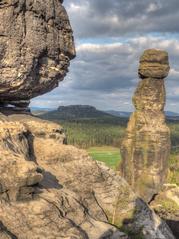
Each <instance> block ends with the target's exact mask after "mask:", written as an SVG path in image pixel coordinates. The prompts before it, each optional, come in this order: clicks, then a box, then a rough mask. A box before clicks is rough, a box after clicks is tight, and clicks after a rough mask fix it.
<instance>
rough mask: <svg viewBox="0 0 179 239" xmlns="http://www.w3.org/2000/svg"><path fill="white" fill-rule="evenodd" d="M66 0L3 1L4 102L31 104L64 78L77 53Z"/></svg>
mask: <svg viewBox="0 0 179 239" xmlns="http://www.w3.org/2000/svg"><path fill="white" fill-rule="evenodd" d="M62 2H63V1H59V0H38V1H32V0H8V1H6V0H5V1H0V22H1V24H0V102H1V103H3V104H12V105H15V106H18V107H27V105H28V104H29V102H30V101H29V100H30V99H31V98H32V97H35V96H38V95H41V94H44V93H46V92H48V91H50V90H52V89H53V88H55V87H57V86H58V83H59V81H61V80H63V78H64V76H65V74H66V72H67V71H68V66H69V62H70V59H72V58H73V57H74V56H75V49H74V42H73V36H72V29H71V26H70V23H69V19H68V16H67V14H66V11H65V9H64V7H63V6H62Z"/></svg>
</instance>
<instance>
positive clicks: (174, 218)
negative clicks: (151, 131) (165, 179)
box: [150, 184, 179, 238]
mask: <svg viewBox="0 0 179 239" xmlns="http://www.w3.org/2000/svg"><path fill="white" fill-rule="evenodd" d="M150 205H151V207H152V208H153V209H154V210H155V212H156V213H157V214H158V215H159V216H160V217H161V218H162V219H163V220H165V221H166V222H167V224H168V225H169V227H170V228H171V230H172V231H173V233H174V235H175V236H176V238H179V187H178V186H177V185H172V184H166V185H164V188H163V190H162V191H161V192H160V193H159V194H158V195H157V196H156V197H155V198H154V200H153V201H152V202H151V204H150Z"/></svg>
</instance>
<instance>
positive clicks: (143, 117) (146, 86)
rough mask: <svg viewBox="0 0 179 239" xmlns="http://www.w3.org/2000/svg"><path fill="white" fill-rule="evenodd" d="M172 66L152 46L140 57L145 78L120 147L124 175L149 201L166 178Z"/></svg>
mask: <svg viewBox="0 0 179 239" xmlns="http://www.w3.org/2000/svg"><path fill="white" fill-rule="evenodd" d="M169 69H170V67H169V63H168V54H167V53H166V52H165V51H161V50H156V49H149V50H146V51H145V52H144V54H143V55H142V56H141V58H140V65H139V77H140V78H141V79H142V80H141V81H140V82H139V85H138V87H137V89H136V91H135V94H134V96H133V104H134V106H135V109H136V111H135V112H134V113H133V114H132V115H131V117H130V120H129V123H128V127H127V131H126V136H125V138H124V140H123V142H122V146H121V154H122V164H121V171H122V175H123V176H124V178H125V179H126V180H127V181H128V183H129V184H130V185H131V186H132V188H133V189H134V190H135V191H136V192H138V194H139V195H140V196H141V197H142V198H144V199H145V200H146V201H150V200H151V198H152V197H153V196H154V195H155V194H156V193H157V192H158V191H159V190H160V189H161V187H162V185H163V184H164V182H165V180H166V177H167V170H168V165H167V164H168V159H169V153H170V130H169V128H168V127H167V125H166V123H165V115H164V106H165V98H166V93H165V85H164V78H165V77H167V75H168V73H169Z"/></svg>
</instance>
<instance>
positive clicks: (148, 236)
mask: <svg viewBox="0 0 179 239" xmlns="http://www.w3.org/2000/svg"><path fill="white" fill-rule="evenodd" d="M64 143H65V135H64V133H63V130H62V128H61V127H60V126H59V125H58V124H55V123H50V122H48V121H44V120H40V119H38V118H36V117H33V116H31V115H27V114H26V115H23V114H6V115H5V114H1V115H0V151H1V160H0V228H1V230H0V238H3V239H9V238H12V239H14V238H18V239H26V238H27V239H36V238H40V239H43V238H46V239H47V238H48V239H56V238H59V239H62V238H64V239H75V238H76V239H80V238H81V239H86V238H89V239H105V238H106V239H107V238H111V239H120V238H121V239H122V238H123V239H125V238H126V239H127V238H135V236H138V237H139V236H140V238H145V239H156V238H157V239H174V236H173V235H172V233H171V231H170V229H169V228H168V226H167V225H166V223H165V222H164V221H162V220H161V219H160V218H159V217H158V216H157V215H156V214H155V213H154V211H153V210H152V209H150V208H149V207H148V205H147V204H146V203H145V202H144V201H142V199H140V198H138V197H137V196H136V195H135V194H134V192H133V191H132V190H131V188H130V186H129V185H128V184H127V182H126V181H125V180H124V179H122V178H121V177H120V176H119V174H118V173H117V172H114V171H113V170H112V169H109V168H108V167H107V166H105V165H104V164H103V163H98V162H95V161H93V160H92V159H91V158H90V157H89V156H88V154H87V153H86V152H85V151H83V150H80V149H77V148H75V147H73V146H68V145H66V144H64Z"/></svg>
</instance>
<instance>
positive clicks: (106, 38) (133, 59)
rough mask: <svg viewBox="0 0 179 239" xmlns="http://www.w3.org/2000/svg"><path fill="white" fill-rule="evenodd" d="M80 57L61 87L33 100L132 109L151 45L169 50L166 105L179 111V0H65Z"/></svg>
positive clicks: (37, 103)
mask: <svg viewBox="0 0 179 239" xmlns="http://www.w3.org/2000/svg"><path fill="white" fill-rule="evenodd" d="M64 6H65V8H66V10H67V12H68V15H69V18H70V21H71V25H72V28H73V31H74V37H75V45H76V52H77V57H76V58H75V59H74V60H73V61H71V66H70V68H69V73H68V75H67V76H66V78H65V79H64V81H63V82H61V83H60V84H59V87H58V88H56V89H55V90H53V91H52V92H50V93H48V94H45V95H43V96H40V97H37V98H35V99H33V100H32V103H31V106H33V107H42V108H57V107H58V106H61V105H72V104H86V105H93V106H95V107H96V108H98V109H101V110H109V109H110V110H111V109H112V110H119V111H132V110H133V105H132V102H131V98H132V95H133V93H134V91H135V88H136V87H137V84H138V82H139V77H138V75H137V71H138V64H139V57H140V55H141V54H142V52H143V51H144V50H145V49H148V48H157V49H164V50H166V51H167V52H168V53H169V62H170V67H171V70H170V74H169V76H168V77H167V79H166V92H167V103H166V110H168V111H174V112H179V107H178V106H179V1H178V0H169V1H166V0H110V1H109V0H64Z"/></svg>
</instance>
